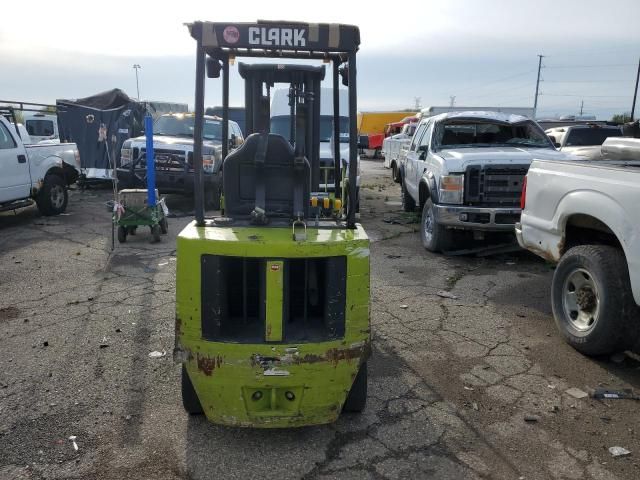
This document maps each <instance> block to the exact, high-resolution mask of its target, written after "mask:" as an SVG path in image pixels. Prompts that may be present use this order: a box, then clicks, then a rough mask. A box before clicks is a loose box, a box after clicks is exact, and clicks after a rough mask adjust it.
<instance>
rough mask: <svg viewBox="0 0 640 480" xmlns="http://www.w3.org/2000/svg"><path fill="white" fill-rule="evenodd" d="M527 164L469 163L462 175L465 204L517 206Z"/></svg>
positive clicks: (527, 168)
mask: <svg viewBox="0 0 640 480" xmlns="http://www.w3.org/2000/svg"><path fill="white" fill-rule="evenodd" d="M528 170H529V167H528V166H521V165H518V166H515V165H471V166H469V167H467V170H466V172H465V177H464V201H465V204H466V205H472V206H485V207H519V206H520V195H521V193H522V183H523V181H524V177H525V175H526V174H527V171H528Z"/></svg>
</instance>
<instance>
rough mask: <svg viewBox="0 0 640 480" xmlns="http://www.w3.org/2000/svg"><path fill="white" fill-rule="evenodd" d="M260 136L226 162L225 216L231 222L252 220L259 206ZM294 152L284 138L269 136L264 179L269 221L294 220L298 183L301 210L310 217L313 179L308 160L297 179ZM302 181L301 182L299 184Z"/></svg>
mask: <svg viewBox="0 0 640 480" xmlns="http://www.w3.org/2000/svg"><path fill="white" fill-rule="evenodd" d="M260 139H261V134H258V133H254V134H251V135H249V136H248V137H247V138H246V140H245V142H244V143H243V144H242V146H240V147H239V148H237V149H236V150H234V151H233V152H232V153H230V154H229V155H228V156H227V158H226V159H225V161H224V164H223V171H222V185H223V189H224V205H225V215H226V216H228V217H232V218H243V217H250V216H251V212H252V211H253V210H254V208H255V206H256V175H257V171H256V170H257V169H256V153H257V152H258V147H259V144H260ZM294 159H295V155H294V151H293V148H292V147H291V145H290V144H289V142H288V141H287V140H286V139H285V138H284V137H283V136H282V135H276V134H273V133H269V134H268V136H267V150H266V154H265V159H264V167H262V174H261V179H260V180H259V181H262V182H263V183H264V189H265V205H264V207H265V208H264V210H265V215H266V217H267V218H270V217H273V218H275V217H280V218H283V217H285V218H293V216H294V201H293V196H294V190H295V184H296V182H297V181H301V182H302V183H303V185H302V189H301V190H302V208H303V212H304V216H305V217H306V216H307V215H308V210H309V197H310V185H311V175H310V168H309V162H308V161H307V160H306V159H305V161H304V164H303V165H302V167H301V168H302V170H301V171H300V172H299V174H298V175H296V171H295V169H294ZM298 179H299V180H298Z"/></svg>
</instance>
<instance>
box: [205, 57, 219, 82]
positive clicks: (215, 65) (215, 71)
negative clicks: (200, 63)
mask: <svg viewBox="0 0 640 480" xmlns="http://www.w3.org/2000/svg"><path fill="white" fill-rule="evenodd" d="M221 70H222V64H221V63H220V60H218V59H217V58H211V57H207V77H208V78H220V71H221Z"/></svg>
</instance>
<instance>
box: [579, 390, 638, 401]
mask: <svg viewBox="0 0 640 480" xmlns="http://www.w3.org/2000/svg"><path fill="white" fill-rule="evenodd" d="M589 394H590V396H591V398H596V399H599V400H640V395H635V394H634V393H633V390H631V389H630V388H627V389H625V390H607V389H606V388H596V389H595V390H591V391H590V392H589Z"/></svg>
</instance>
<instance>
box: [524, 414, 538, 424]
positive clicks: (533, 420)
mask: <svg viewBox="0 0 640 480" xmlns="http://www.w3.org/2000/svg"><path fill="white" fill-rule="evenodd" d="M540 420H542V419H541V418H540V417H539V416H538V415H525V416H524V421H525V422H527V423H538V422H539V421H540Z"/></svg>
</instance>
